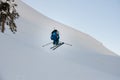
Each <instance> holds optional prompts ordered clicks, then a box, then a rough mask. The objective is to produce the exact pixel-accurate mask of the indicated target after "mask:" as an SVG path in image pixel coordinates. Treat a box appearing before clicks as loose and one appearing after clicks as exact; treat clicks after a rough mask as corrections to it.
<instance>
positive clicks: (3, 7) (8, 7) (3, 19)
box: [0, 0, 19, 33]
mask: <svg viewBox="0 0 120 80" xmlns="http://www.w3.org/2000/svg"><path fill="white" fill-rule="evenodd" d="M12 2H14V0H6V2H2V1H1V2H0V27H1V28H0V30H1V32H2V33H4V31H5V24H6V25H8V26H9V28H10V30H11V31H12V32H13V33H15V32H17V26H16V24H15V20H16V19H17V18H19V14H18V12H17V11H16V9H15V7H16V6H17V4H15V3H14V4H12Z"/></svg>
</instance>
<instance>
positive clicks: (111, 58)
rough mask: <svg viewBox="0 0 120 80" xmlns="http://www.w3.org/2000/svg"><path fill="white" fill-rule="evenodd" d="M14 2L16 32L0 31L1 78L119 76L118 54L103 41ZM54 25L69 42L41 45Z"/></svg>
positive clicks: (99, 79) (118, 79)
mask: <svg viewBox="0 0 120 80" xmlns="http://www.w3.org/2000/svg"><path fill="white" fill-rule="evenodd" d="M16 2H17V3H18V9H17V10H18V12H19V13H20V18H19V19H18V20H17V21H16V23H17V26H18V32H17V33H16V34H12V33H11V32H10V31H9V29H6V32H5V33H4V34H3V33H0V44H1V45H0V80H120V69H119V68H120V57H119V56H117V55H116V54H115V53H113V52H111V51H110V50H108V49H107V48H105V47H104V46H103V45H102V43H100V42H99V41H97V40H95V39H94V38H92V37H91V36H89V35H87V34H85V33H82V32H80V31H77V30H75V29H73V28H71V27H69V26H66V25H64V24H61V23H59V22H56V21H54V20H52V19H50V18H47V17H46V16H44V15H43V14H40V13H38V12H37V11H35V10H34V9H32V8H31V7H29V6H27V5H26V4H25V3H23V2H22V1H20V0H17V1H16ZM54 27H55V28H56V29H58V30H59V32H60V36H61V38H60V40H61V41H64V42H66V43H69V44H72V46H68V45H62V46H61V47H59V48H57V49H56V50H55V51H52V50H50V47H51V46H53V45H52V44H51V45H49V46H46V47H42V45H44V44H46V43H49V42H51V40H50V33H51V31H52V30H53V28H54Z"/></svg>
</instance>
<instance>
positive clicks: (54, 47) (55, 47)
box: [51, 42, 64, 50]
mask: <svg viewBox="0 0 120 80" xmlns="http://www.w3.org/2000/svg"><path fill="white" fill-rule="evenodd" d="M63 44H64V42H62V43H59V44H58V45H56V46H53V47H51V49H52V50H55V49H57V48H58V47H60V46H61V45H63Z"/></svg>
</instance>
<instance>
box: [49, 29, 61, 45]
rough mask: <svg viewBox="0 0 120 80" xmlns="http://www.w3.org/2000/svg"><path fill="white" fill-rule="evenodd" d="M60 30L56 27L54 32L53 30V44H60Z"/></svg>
mask: <svg viewBox="0 0 120 80" xmlns="http://www.w3.org/2000/svg"><path fill="white" fill-rule="evenodd" d="M59 39H60V37H59V32H58V30H56V29H54V30H53V31H52V32H51V40H53V44H54V45H58V44H59Z"/></svg>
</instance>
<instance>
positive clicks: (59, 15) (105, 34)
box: [22, 0, 120, 55]
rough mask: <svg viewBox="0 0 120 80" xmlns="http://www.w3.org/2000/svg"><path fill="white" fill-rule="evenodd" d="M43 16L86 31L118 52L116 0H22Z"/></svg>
mask: <svg viewBox="0 0 120 80" xmlns="http://www.w3.org/2000/svg"><path fill="white" fill-rule="evenodd" d="M22 1H23V2H25V3H26V4H28V5H30V6H31V7H32V8H34V9H36V10H37V11H38V12H40V13H42V14H43V15H45V16H47V17H49V18H51V19H53V20H56V21H58V22H60V23H63V24H65V25H68V26H70V27H73V28H75V29H77V30H79V31H82V32H84V33H87V34H89V35H90V36H92V37H93V38H95V39H96V40H98V41H100V42H101V43H103V45H104V46H105V47H107V48H108V49H110V50H112V51H113V52H115V53H117V54H119V55H120V36H119V35H120V0H22Z"/></svg>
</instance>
